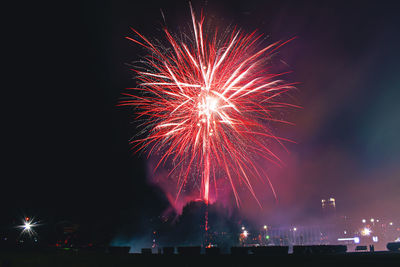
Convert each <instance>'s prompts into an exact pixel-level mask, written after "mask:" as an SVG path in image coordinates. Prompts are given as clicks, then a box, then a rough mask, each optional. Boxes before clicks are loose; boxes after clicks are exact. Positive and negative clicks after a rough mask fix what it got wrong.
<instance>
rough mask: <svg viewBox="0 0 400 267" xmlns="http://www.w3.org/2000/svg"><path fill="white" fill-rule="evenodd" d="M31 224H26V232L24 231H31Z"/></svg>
mask: <svg viewBox="0 0 400 267" xmlns="http://www.w3.org/2000/svg"><path fill="white" fill-rule="evenodd" d="M31 226H32V225H31V223H30V222H26V223H25V224H24V226H23V227H24V230H23V231H29V230H31Z"/></svg>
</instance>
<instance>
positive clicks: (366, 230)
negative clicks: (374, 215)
mask: <svg viewBox="0 0 400 267" xmlns="http://www.w3.org/2000/svg"><path fill="white" fill-rule="evenodd" d="M371 232H372V231H371V229H369V228H368V227H364V229H362V230H361V235H362V236H369V235H370V234H371Z"/></svg>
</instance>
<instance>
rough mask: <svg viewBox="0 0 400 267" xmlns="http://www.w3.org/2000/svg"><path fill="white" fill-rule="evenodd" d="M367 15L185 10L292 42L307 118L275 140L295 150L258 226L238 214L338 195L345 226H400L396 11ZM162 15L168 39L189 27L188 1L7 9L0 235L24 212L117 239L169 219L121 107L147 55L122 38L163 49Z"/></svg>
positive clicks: (266, 8) (321, 4) (382, 4)
mask: <svg viewBox="0 0 400 267" xmlns="http://www.w3.org/2000/svg"><path fill="white" fill-rule="evenodd" d="M367 2H369V1H359V2H355V1H343V2H341V1H218V3H214V1H208V2H207V1H192V3H193V5H194V7H195V8H196V10H200V8H201V7H203V8H204V9H205V13H206V15H207V16H210V17H211V18H213V17H214V18H218V19H219V20H220V21H223V22H224V23H225V25H229V24H233V25H238V26H239V27H241V28H242V29H244V30H247V31H250V30H253V29H258V30H259V31H260V32H262V33H265V35H266V36H268V37H267V38H266V40H265V42H266V43H268V42H273V41H277V40H286V39H289V38H291V37H293V36H297V37H298V38H297V39H296V40H294V41H293V42H291V43H290V44H288V45H287V46H285V47H284V48H282V49H281V50H280V53H279V57H280V58H281V59H282V60H284V62H286V63H287V65H288V68H289V69H291V70H293V71H294V72H293V73H292V74H290V75H289V76H287V78H286V79H287V80H288V81H291V82H293V81H296V82H301V84H300V85H299V86H298V89H299V90H298V91H297V92H295V93H294V94H293V97H294V99H295V101H296V102H297V103H299V104H300V105H301V106H302V107H303V109H302V110H298V111H293V112H291V113H290V114H289V117H288V119H290V120H291V121H294V122H295V123H296V125H295V126H290V127H278V128H277V129H276V130H277V131H278V133H277V134H278V135H280V136H283V137H286V138H291V139H294V140H295V141H296V142H297V144H294V145H288V149H289V151H290V154H287V153H286V154H285V153H281V154H280V156H281V157H282V159H283V160H284V162H285V164H286V166H285V167H284V168H282V169H278V168H274V167H272V166H269V165H268V166H267V168H268V172H269V174H270V176H271V180H272V182H273V183H274V185H275V187H276V190H277V193H278V202H276V201H275V200H274V199H273V198H272V196H271V195H268V194H266V197H265V199H264V201H265V208H264V210H263V211H262V212H261V213H260V212H259V209H258V207H256V206H255V205H254V207H252V206H251V205H248V206H246V209H245V210H244V211H243V212H244V213H245V214H247V215H248V216H249V217H250V218H254V217H255V215H254V214H256V213H257V214H258V216H261V217H259V218H270V219H271V218H272V219H271V220H273V218H276V220H278V221H279V220H280V219H282V218H286V220H291V219H293V220H301V219H302V217H304V216H309V215H310V216H313V215H314V214H316V211H317V210H318V208H319V205H320V200H321V198H326V197H331V196H333V197H335V198H336V200H337V206H338V210H339V211H340V212H341V213H343V214H348V215H350V214H352V215H354V216H382V217H392V218H397V219H400V218H399V217H400V208H399V205H398V203H400V194H399V191H400V164H399V163H400V161H399V160H400V152H399V151H400V139H399V137H398V133H399V132H400V119H399V116H400V105H399V104H398V101H399V99H400V65H399V63H398V62H399V59H400V51H399V47H400V25H399V22H398V21H399V20H398V14H399V11H400V8H399V6H395V5H393V4H389V3H390V2H392V1H373V2H372V1H371V3H367ZM160 9H162V11H163V13H164V14H165V18H166V22H167V26H168V27H169V29H170V30H171V31H175V30H176V29H178V28H179V27H181V26H182V25H183V26H187V24H188V22H189V19H190V17H189V16H190V11H189V6H188V3H187V2H186V1H181V2H179V1H175V2H170V1H153V0H147V1H140V2H138V1H109V2H100V1H92V2H89V1H87V2H85V3H81V4H77V5H75V6H74V5H72V4H68V5H63V4H60V3H53V4H49V5H45V4H38V3H34V4H30V5H29V6H28V5H25V4H21V6H15V7H12V8H11V7H10V8H9V11H10V13H13V14H15V15H14V16H13V17H12V19H10V20H9V23H8V24H9V25H7V23H6V24H4V25H3V27H4V28H6V29H5V32H6V34H7V37H5V36H3V38H4V39H5V42H6V49H4V50H3V52H4V53H5V59H6V60H5V61H3V67H5V69H6V71H5V72H3V75H4V77H5V81H3V86H2V95H3V97H2V109H3V112H2V117H3V120H2V125H3V127H2V136H3V138H2V154H3V160H2V178H1V179H2V185H1V187H0V188H1V189H0V190H1V194H0V195H1V202H0V208H1V213H2V216H1V222H0V223H1V225H2V226H3V225H9V224H10V221H11V220H12V218H14V217H18V216H20V215H21V214H24V213H25V214H30V216H32V214H33V215H37V216H38V217H39V218H43V220H44V221H45V222H47V223H50V222H54V221H58V220H63V219H68V220H71V221H75V222H78V223H80V224H82V225H89V224H90V225H93V227H94V228H96V227H98V228H99V229H102V230H101V231H103V232H104V233H106V234H108V235H110V236H112V235H113V234H114V233H116V232H118V231H119V229H122V228H126V227H131V226H132V227H134V226H137V225H139V224H140V223H141V221H142V219H143V218H147V217H151V216H157V215H158V214H160V213H162V212H163V211H164V210H165V209H166V208H167V207H168V201H167V200H166V197H165V195H164V193H163V192H162V190H161V189H160V188H157V186H155V185H150V184H149V183H148V182H146V160H145V158H144V157H141V156H140V155H135V154H133V153H132V151H130V146H129V144H128V141H129V139H130V138H131V137H132V136H133V135H134V134H135V132H136V131H137V130H136V129H135V128H134V127H133V125H132V123H131V122H132V120H133V116H132V115H133V114H132V113H131V111H130V110H129V109H124V108H119V107H116V104H117V102H118V99H119V98H120V94H121V92H122V91H123V90H124V88H127V87H132V86H134V85H135V81H134V80H132V73H131V71H130V70H129V67H128V66H127V63H131V62H132V61H135V60H138V59H139V56H140V55H143V54H144V51H143V50H142V49H141V48H140V47H138V46H136V45H134V44H133V43H131V42H129V41H128V40H126V39H124V37H125V36H127V35H130V34H131V31H130V29H129V27H134V28H135V29H137V30H138V31H139V32H141V33H142V34H144V35H145V36H149V37H156V38H161V37H162V34H161V26H162V25H163V19H162V16H161V13H160ZM253 204H254V203H253ZM260 214H261V215H260ZM274 216H275V217H274ZM104 229H108V230H104ZM107 231H108V232H107Z"/></svg>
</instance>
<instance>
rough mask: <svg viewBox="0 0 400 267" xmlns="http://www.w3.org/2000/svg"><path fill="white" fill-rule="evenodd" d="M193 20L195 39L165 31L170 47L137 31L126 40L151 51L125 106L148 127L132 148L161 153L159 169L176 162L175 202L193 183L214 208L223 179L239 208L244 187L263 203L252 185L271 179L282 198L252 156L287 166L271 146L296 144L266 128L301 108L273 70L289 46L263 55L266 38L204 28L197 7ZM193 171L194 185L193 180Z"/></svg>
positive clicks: (273, 47) (268, 49)
mask: <svg viewBox="0 0 400 267" xmlns="http://www.w3.org/2000/svg"><path fill="white" fill-rule="evenodd" d="M191 15H192V24H193V32H192V37H188V36H186V35H182V36H184V37H182V38H176V37H174V36H173V35H172V34H171V33H170V32H169V31H168V30H167V29H166V28H164V33H165V36H166V40H167V41H168V45H167V46H162V45H161V44H160V43H159V42H151V41H149V40H148V39H147V38H146V37H144V36H142V35H141V34H140V33H138V32H137V31H136V30H134V29H132V30H133V31H134V32H135V34H136V37H135V38H131V37H126V38H127V39H128V40H131V41H133V42H135V43H137V44H139V45H141V46H143V47H144V48H146V49H147V51H148V55H147V56H146V57H144V59H143V61H142V63H143V66H141V67H137V68H135V69H134V70H133V71H134V72H135V73H136V75H137V79H138V81H139V86H138V87H135V88H128V90H132V93H131V92H128V93H124V94H123V95H124V96H125V98H124V99H123V100H121V101H120V103H119V105H120V106H134V107H135V108H136V109H137V120H140V119H142V120H143V121H144V122H143V124H142V125H141V127H142V129H143V132H144V133H145V134H146V136H145V137H142V138H139V139H136V140H134V141H132V144H133V147H134V148H135V149H136V150H137V151H140V150H146V151H147V152H148V155H151V154H160V155H161V157H160V159H159V161H158V164H157V166H156V168H155V169H157V168H158V167H159V166H160V164H165V162H167V161H170V162H173V165H174V167H173V169H172V171H171V172H170V175H172V174H173V173H174V174H176V176H177V177H178V178H177V180H178V181H177V195H176V199H178V197H179V195H180V193H181V191H182V188H184V186H185V185H186V184H187V183H188V182H190V183H199V182H200V183H201V185H200V184H199V187H200V194H201V197H202V199H203V200H204V201H205V202H206V203H208V202H209V195H210V183H211V182H210V181H212V179H213V180H214V186H215V187H216V180H217V179H220V178H219V177H221V176H224V178H226V179H228V180H229V182H230V184H231V187H232V191H233V194H234V196H235V199H236V203H237V205H239V204H240V199H239V196H238V191H237V183H239V184H244V185H245V186H246V187H247V188H248V190H249V191H250V192H251V194H252V195H253V196H254V198H255V199H256V200H257V197H256V194H255V192H254V189H253V187H252V182H251V181H252V179H261V180H262V181H264V179H266V181H267V182H268V183H269V186H270V187H271V189H272V191H273V193H274V195H275V191H274V189H273V187H272V184H271V183H270V181H269V178H268V176H266V175H265V174H264V173H263V171H262V170H260V169H259V168H257V167H256V164H255V163H254V161H253V160H252V158H251V156H250V155H259V156H260V157H263V158H266V159H268V160H269V161H271V162H274V163H276V164H280V159H279V158H278V157H277V156H276V155H275V154H274V153H273V152H272V151H271V149H270V148H269V147H268V145H267V144H266V142H265V140H267V139H271V140H273V141H276V142H278V143H279V144H282V143H281V142H282V141H290V140H287V139H284V138H280V137H277V136H275V135H274V134H273V133H272V132H271V131H270V130H269V129H268V128H267V127H266V126H265V122H267V121H272V122H282V123H289V122H286V121H282V120H280V119H279V118H277V117H276V116H275V113H276V111H277V110H280V109H281V108H288V107H296V106H294V105H292V104H289V103H285V102H284V101H282V100H280V99H282V97H281V96H282V95H283V94H285V93H286V92H288V91H289V90H291V89H292V88H294V87H293V85H294V83H292V84H289V83H285V82H284V81H282V80H280V79H279V77H280V76H281V75H283V74H286V73H271V72H270V68H269V67H267V62H268V59H269V58H270V57H271V55H272V54H273V53H274V52H275V51H276V50H277V49H278V48H279V47H281V46H282V45H284V44H285V43H287V42H289V41H290V40H288V41H286V42H280V41H279V42H276V43H273V44H271V45H269V46H267V47H265V48H263V49H257V47H258V46H259V44H260V43H261V37H262V35H260V34H257V33H256V32H252V33H250V34H246V33H243V32H241V31H240V30H236V28H235V29H233V30H232V31H229V32H227V31H225V32H222V33H220V32H219V31H218V30H217V29H214V30H212V32H211V30H209V29H207V30H205V29H204V25H205V24H204V16H203V15H202V16H201V17H200V20H197V19H196V17H195V14H194V11H193V9H192V8H191ZM191 172H194V173H196V175H195V176H197V177H196V178H195V179H189V174H190V173H191ZM221 173H223V175H221ZM262 177H265V178H262ZM264 182H265V181H264ZM214 191H215V194H216V191H217V190H216V188H215V190H214ZM257 203H258V204H259V205H260V203H259V201H258V200H257Z"/></svg>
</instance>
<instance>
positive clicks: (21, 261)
mask: <svg viewBox="0 0 400 267" xmlns="http://www.w3.org/2000/svg"><path fill="white" fill-rule="evenodd" d="M0 262H1V264H2V265H1V266H2V267H17V266H33V267H36V266H38V267H39V266H40V267H47V266H49V267H50V266H51V267H58V266H59V267H63V266H78V267H79V266H99V267H101V266H146V267H149V266H173V267H175V266H203V267H209V266H221V267H222V266H249V267H250V266H343V267H344V266H400V253H397V252H375V253H369V252H364V253H343V254H335V255H294V254H289V255H279V256H267V255H224V254H222V255H156V254H153V255H142V254H125V255H124V254H122V255H115V254H114V255H113V254H104V253H95V252H86V253H81V252H73V251H57V252H21V251H19V252H18V251H14V252H0Z"/></svg>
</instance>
